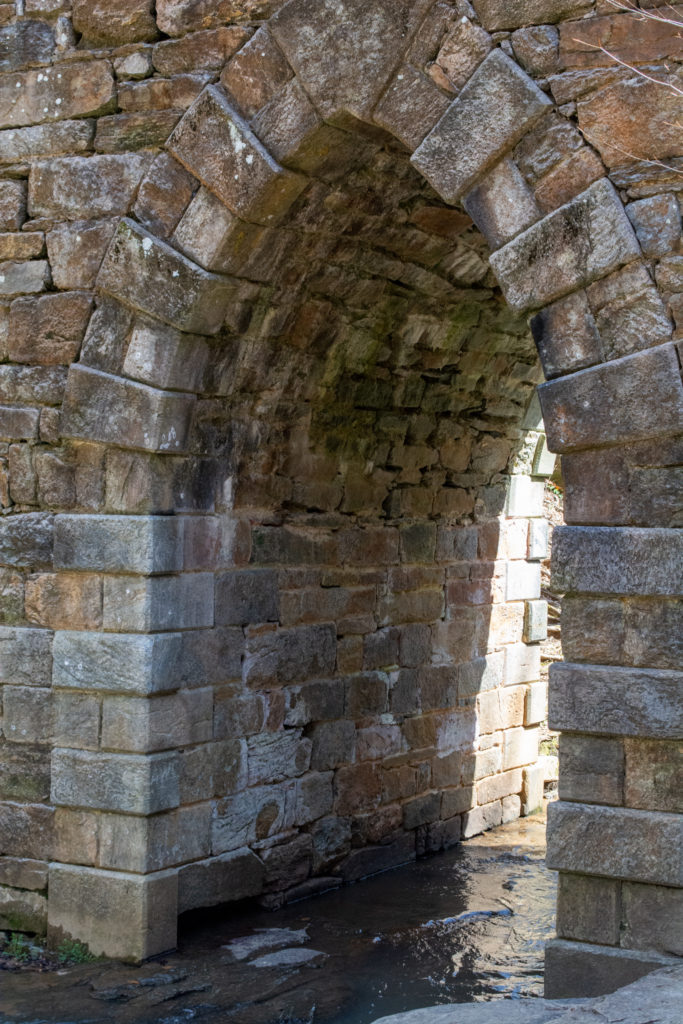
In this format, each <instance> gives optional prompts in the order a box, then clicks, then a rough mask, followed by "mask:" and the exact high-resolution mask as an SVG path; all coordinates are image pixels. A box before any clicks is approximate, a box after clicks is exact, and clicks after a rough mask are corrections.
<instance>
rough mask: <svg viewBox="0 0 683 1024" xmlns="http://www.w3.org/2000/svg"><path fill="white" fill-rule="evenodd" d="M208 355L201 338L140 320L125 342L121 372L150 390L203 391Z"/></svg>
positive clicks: (208, 360)
mask: <svg viewBox="0 0 683 1024" xmlns="http://www.w3.org/2000/svg"><path fill="white" fill-rule="evenodd" d="M211 355H212V352H211V349H210V347H209V344H208V342H207V341H206V339H205V338H201V337H199V336H197V335H193V334H183V333H182V332H181V331H178V330H176V328H175V327H169V326H168V325H167V324H161V323H159V322H158V321H155V320H146V319H142V318H140V319H139V320H137V321H136V323H135V327H134V328H133V333H132V334H131V337H130V341H129V343H128V350H127V352H126V358H125V360H124V362H123V372H124V373H125V374H126V375H127V376H128V377H132V378H133V379H134V380H138V381H140V382H141V383H143V384H149V385H151V386H152V387H157V388H163V389H172V390H175V391H190V392H198V391H204V390H206V379H207V376H208V370H209V362H210V358H211Z"/></svg>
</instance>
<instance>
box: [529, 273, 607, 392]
mask: <svg viewBox="0 0 683 1024" xmlns="http://www.w3.org/2000/svg"><path fill="white" fill-rule="evenodd" d="M531 333H532V335H533V338H534V341H535V342H536V348H537V349H538V354H539V356H540V359H541V363H542V364H543V372H544V374H545V376H546V378H548V379H550V378H552V377H561V376H562V375H563V374H565V373H571V372H572V371H574V370H582V369H584V368H585V367H587V366H594V365H595V364H596V363H600V362H602V361H603V351H602V346H601V344H600V334H599V331H598V327H597V324H596V322H595V318H594V316H593V314H592V312H591V309H590V306H589V305H588V298H587V295H586V292H585V291H580V292H574V293H573V294H572V295H567V296H565V298H563V299H558V300H557V301H556V302H553V303H551V304H550V305H549V306H547V307H546V308H545V309H543V310H541V312H540V313H537V314H536V315H535V316H534V317H532V319H531Z"/></svg>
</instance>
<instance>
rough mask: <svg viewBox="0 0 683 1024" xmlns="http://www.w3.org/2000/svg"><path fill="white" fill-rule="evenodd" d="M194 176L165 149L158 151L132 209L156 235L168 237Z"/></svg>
mask: <svg viewBox="0 0 683 1024" xmlns="http://www.w3.org/2000/svg"><path fill="white" fill-rule="evenodd" d="M197 185H198V182H197V179H196V178H194V177H193V176H192V175H191V174H189V173H188V172H187V171H186V170H185V168H184V167H182V166H181V164H179V163H178V161H177V160H174V159H173V157H172V156H169V155H168V153H160V154H159V156H158V157H157V158H156V160H155V161H154V163H153V164H152V166H151V167H150V169H149V171H148V172H147V174H146V175H145V177H144V178H143V180H142V183H141V185H140V190H139V192H138V198H137V202H136V203H135V209H134V213H135V216H136V217H137V219H138V220H139V221H140V223H141V224H142V225H143V226H144V227H146V228H147V230H148V231H150V232H151V233H152V234H154V235H156V236H157V237H159V238H167V237H168V236H169V235H170V234H171V232H172V231H173V229H174V227H175V226H176V224H177V223H178V221H179V220H180V217H181V216H182V214H183V213H184V212H185V209H186V207H187V205H188V204H189V202H190V200H191V199H192V196H193V195H194V193H195V191H196V189H197Z"/></svg>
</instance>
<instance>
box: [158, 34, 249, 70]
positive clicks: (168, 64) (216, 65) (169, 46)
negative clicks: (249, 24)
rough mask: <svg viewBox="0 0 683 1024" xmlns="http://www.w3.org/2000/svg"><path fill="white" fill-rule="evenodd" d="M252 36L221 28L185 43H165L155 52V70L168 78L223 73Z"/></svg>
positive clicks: (183, 41) (193, 35)
mask: <svg viewBox="0 0 683 1024" xmlns="http://www.w3.org/2000/svg"><path fill="white" fill-rule="evenodd" d="M250 34H251V33H250V31H249V29H245V28H240V27H238V26H237V25H221V26H220V27H219V28H215V29H206V30H205V31H203V32H193V33H192V35H190V36H187V37H186V38H184V39H165V40H163V41H162V42H160V43H157V45H156V46H155V47H154V50H153V51H152V60H153V61H154V67H155V68H156V70H157V71H158V72H159V74H160V75H164V76H165V77H170V76H172V75H180V74H182V73H183V72H188V71H199V70H200V69H202V70H203V69H205V68H206V69H207V70H211V71H220V70H221V68H223V67H224V66H225V64H226V63H227V62H228V61H229V60H230V58H231V57H232V55H233V54H234V53H235V51H236V50H239V49H240V47H241V46H242V45H243V44H244V43H245V42H246V41H247V40H248V39H249V36H250Z"/></svg>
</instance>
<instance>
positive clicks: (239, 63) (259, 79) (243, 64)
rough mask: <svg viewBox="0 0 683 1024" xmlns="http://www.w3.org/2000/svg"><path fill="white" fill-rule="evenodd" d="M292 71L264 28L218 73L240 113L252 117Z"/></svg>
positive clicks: (286, 80) (266, 28) (280, 86)
mask: <svg viewBox="0 0 683 1024" xmlns="http://www.w3.org/2000/svg"><path fill="white" fill-rule="evenodd" d="M292 76H293V71H292V69H291V68H290V66H289V64H288V63H287V61H286V60H285V58H284V56H283V54H282V51H281V50H280V48H279V47H278V45H277V44H276V43H275V41H274V39H273V37H272V35H271V33H270V32H269V30H268V27H267V26H266V25H262V26H261V28H260V29H259V30H258V31H257V32H256V33H255V34H254V35H253V36H252V37H251V39H250V40H249V41H248V42H247V43H245V44H244V46H243V47H242V48H241V49H240V50H239V52H238V53H236V54H235V56H234V57H233V58H232V60H231V61H229V62H228V64H227V65H226V67H225V68H224V70H223V73H222V74H221V85H222V86H223V88H224V89H225V90H226V92H227V93H228V95H229V96H230V98H231V100H232V101H233V103H234V104H235V107H236V109H237V110H238V111H239V113H240V114H241V115H242V116H243V117H246V118H248V119H250V118H252V117H253V116H254V115H255V114H256V113H258V111H259V110H260V109H261V107H264V106H265V105H266V103H267V102H268V101H269V100H271V99H272V98H273V96H274V95H275V94H276V93H277V92H278V91H279V90H280V89H281V88H282V86H283V85H285V84H286V82H288V81H289V80H290V78H292Z"/></svg>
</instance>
